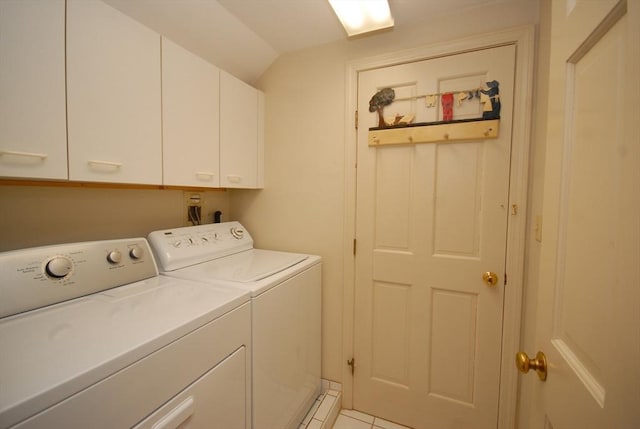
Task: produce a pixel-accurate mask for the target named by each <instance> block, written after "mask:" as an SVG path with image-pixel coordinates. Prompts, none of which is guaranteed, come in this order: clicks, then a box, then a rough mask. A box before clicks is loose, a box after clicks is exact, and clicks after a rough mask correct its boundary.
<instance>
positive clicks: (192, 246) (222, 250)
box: [148, 222, 253, 272]
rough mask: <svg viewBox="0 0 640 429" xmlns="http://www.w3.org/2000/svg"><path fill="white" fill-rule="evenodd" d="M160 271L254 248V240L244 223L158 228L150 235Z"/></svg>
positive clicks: (150, 241)
mask: <svg viewBox="0 0 640 429" xmlns="http://www.w3.org/2000/svg"><path fill="white" fill-rule="evenodd" d="M148 239H149V243H150V244H151V247H152V249H153V252H154V254H155V257H156V260H157V261H158V265H159V267H160V271H165V272H166V271H174V270H177V269H180V268H184V267H188V266H190V265H194V264H199V263H202V262H206V261H211V260H213V259H218V258H222V257H224V256H229V255H233V254H234V253H238V252H242V251H245V250H249V249H252V248H253V239H252V238H251V235H250V234H249V232H247V230H246V229H245V228H244V227H243V226H242V225H241V224H240V222H222V223H212V224H206V225H197V226H186V227H183V228H174V229H166V230H161V231H154V232H152V233H151V234H149V237H148Z"/></svg>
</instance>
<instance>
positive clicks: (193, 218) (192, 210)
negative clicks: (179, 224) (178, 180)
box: [183, 192, 204, 226]
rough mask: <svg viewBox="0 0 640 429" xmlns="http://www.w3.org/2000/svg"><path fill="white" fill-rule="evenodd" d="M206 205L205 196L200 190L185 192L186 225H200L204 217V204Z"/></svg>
mask: <svg viewBox="0 0 640 429" xmlns="http://www.w3.org/2000/svg"><path fill="white" fill-rule="evenodd" d="M203 205H204V198H203V197H202V194H200V193H199V192H184V206H183V207H184V213H185V219H184V222H185V225H186V226H191V225H200V224H201V223H203V219H202V206H203Z"/></svg>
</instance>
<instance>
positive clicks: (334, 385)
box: [329, 381, 342, 392]
mask: <svg viewBox="0 0 640 429" xmlns="http://www.w3.org/2000/svg"><path fill="white" fill-rule="evenodd" d="M329 389H331V390H337V391H339V392H342V383H336V382H335V381H331V382H330V383H329Z"/></svg>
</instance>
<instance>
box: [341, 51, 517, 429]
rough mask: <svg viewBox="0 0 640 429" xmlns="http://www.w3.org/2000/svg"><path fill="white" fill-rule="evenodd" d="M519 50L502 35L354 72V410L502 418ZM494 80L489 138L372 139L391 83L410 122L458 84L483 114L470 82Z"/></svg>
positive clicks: (466, 104) (449, 422)
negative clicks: (380, 95)
mask: <svg viewBox="0 0 640 429" xmlns="http://www.w3.org/2000/svg"><path fill="white" fill-rule="evenodd" d="M515 55H516V49H515V46H514V45H507V46H501V47H495V48H491V49H484V50H479V51H474V52H468V53H464V54H458V55H451V56H443V57H440V58H434V59H429V60H424V61H419V62H413V63H408V64H402V65H397V66H391V67H384V68H379V69H374V70H369V71H365V72H361V73H360V74H359V77H358V111H359V118H360V119H359V129H358V165H357V225H356V236H357V254H356V287H355V306H356V308H355V331H354V335H355V337H354V358H355V374H354V396H353V406H354V408H355V409H357V410H360V411H364V412H367V413H370V414H375V415H377V416H380V417H382V418H384V419H387V420H391V421H394V422H397V423H401V424H403V425H407V426H410V427H413V428H417V429H427V428H428V429H443V428H459V429H463V428H469V429H471V428H473V429H484V428H487V429H488V428H495V427H496V425H497V416H498V394H499V381H500V359H501V341H502V318H503V296H504V288H505V284H504V283H505V256H506V255H505V249H506V234H507V222H508V218H509V216H510V213H511V212H512V210H514V208H512V207H511V206H510V205H509V200H508V196H509V172H510V153H511V126H512V113H513V104H514V93H513V91H514V67H515ZM494 80H495V81H497V82H498V83H499V91H500V101H501V119H500V130H499V136H498V138H497V139H472V140H468V141H463V142H446V141H441V142H435V143H417V142H416V143H415V144H407V145H389V146H379V147H369V146H368V140H367V135H368V130H369V127H376V126H377V125H378V116H377V113H375V112H374V113H370V112H369V100H370V99H371V97H372V96H373V95H374V94H375V93H376V92H377V91H379V90H381V89H383V88H393V89H394V91H395V101H394V102H393V103H392V104H390V105H388V106H387V107H385V109H384V112H385V116H387V117H400V116H406V115H415V121H416V122H433V121H439V120H442V117H443V111H444V110H445V109H443V107H442V99H443V97H442V96H441V95H436V96H435V97H429V96H428V97H422V96H423V95H434V94H442V93H452V94H453V95H452V97H453V106H452V109H453V119H454V120H462V119H472V118H478V117H482V113H483V107H484V103H483V102H485V101H487V100H486V98H484V97H482V98H481V97H479V95H481V93H477V92H475V90H476V89H478V88H482V87H484V88H486V83H487V82H489V81H494ZM447 98H448V97H444V99H445V101H446V99H447ZM485 272H493V273H495V274H496V275H497V277H498V282H497V284H496V285H495V286H490V285H488V284H487V283H486V282H485V281H484V280H483V273H485Z"/></svg>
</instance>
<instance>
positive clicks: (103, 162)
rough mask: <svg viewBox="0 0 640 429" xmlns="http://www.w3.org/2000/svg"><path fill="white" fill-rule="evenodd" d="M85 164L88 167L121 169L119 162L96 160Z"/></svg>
mask: <svg viewBox="0 0 640 429" xmlns="http://www.w3.org/2000/svg"><path fill="white" fill-rule="evenodd" d="M87 163H88V164H89V165H104V166H107V167H115V168H120V167H122V163H121V162H112V161H100V160H97V159H90V160H89V161H87Z"/></svg>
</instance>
